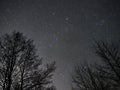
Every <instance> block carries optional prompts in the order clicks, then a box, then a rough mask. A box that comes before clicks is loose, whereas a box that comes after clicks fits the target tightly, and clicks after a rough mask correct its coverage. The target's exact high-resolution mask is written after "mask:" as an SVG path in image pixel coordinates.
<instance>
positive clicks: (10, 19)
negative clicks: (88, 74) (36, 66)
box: [0, 0, 120, 90]
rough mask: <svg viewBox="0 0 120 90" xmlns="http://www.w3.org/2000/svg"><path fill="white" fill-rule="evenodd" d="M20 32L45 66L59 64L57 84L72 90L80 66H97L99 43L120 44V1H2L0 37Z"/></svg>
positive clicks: (59, 89)
mask: <svg viewBox="0 0 120 90" xmlns="http://www.w3.org/2000/svg"><path fill="white" fill-rule="evenodd" d="M13 31H20V32H22V33H24V35H25V36H26V37H28V38H31V39H33V40H34V41H35V45H36V47H37V49H38V53H39V55H40V57H43V58H44V59H43V61H44V62H50V61H54V60H55V61H56V62H57V70H56V72H55V75H54V84H55V85H56V87H57V89H58V90H70V88H71V86H70V85H71V81H70V74H71V73H72V70H73V66H74V65H75V64H76V63H81V62H84V61H88V63H89V62H91V63H92V62H93V61H96V62H97V58H96V57H95V55H94V54H93V53H92V48H91V47H92V42H93V39H96V40H113V41H118V40H120V0H0V35H3V34H5V33H10V32H13Z"/></svg>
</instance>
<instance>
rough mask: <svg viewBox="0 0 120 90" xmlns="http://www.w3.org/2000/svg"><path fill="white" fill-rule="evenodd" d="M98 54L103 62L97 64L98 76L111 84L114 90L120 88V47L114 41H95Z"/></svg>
mask: <svg viewBox="0 0 120 90" xmlns="http://www.w3.org/2000/svg"><path fill="white" fill-rule="evenodd" d="M95 51H96V54H97V55H98V56H99V57H100V58H101V60H102V62H103V63H102V64H101V65H99V66H96V69H97V74H98V76H99V77H100V78H101V79H102V80H104V82H106V83H108V84H110V86H111V89H112V90H118V89H120V48H119V44H118V45H115V44H113V43H112V42H107V41H106V42H103V41H96V42H95Z"/></svg>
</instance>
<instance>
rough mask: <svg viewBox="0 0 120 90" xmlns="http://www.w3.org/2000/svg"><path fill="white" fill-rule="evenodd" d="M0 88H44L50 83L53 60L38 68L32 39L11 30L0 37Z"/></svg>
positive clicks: (15, 89)
mask: <svg viewBox="0 0 120 90" xmlns="http://www.w3.org/2000/svg"><path fill="white" fill-rule="evenodd" d="M0 51H1V52H0V88H2V90H44V89H46V88H47V87H46V86H47V85H49V84H51V83H52V80H51V78H52V75H53V72H54V70H55V68H56V66H55V62H53V63H51V64H47V65H46V67H44V68H40V66H41V61H42V59H39V56H38V55H37V54H36V49H35V45H34V44H33V40H31V39H27V38H26V37H25V36H23V34H22V33H19V32H13V33H12V34H5V35H4V36H2V37H1V38H0Z"/></svg>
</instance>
